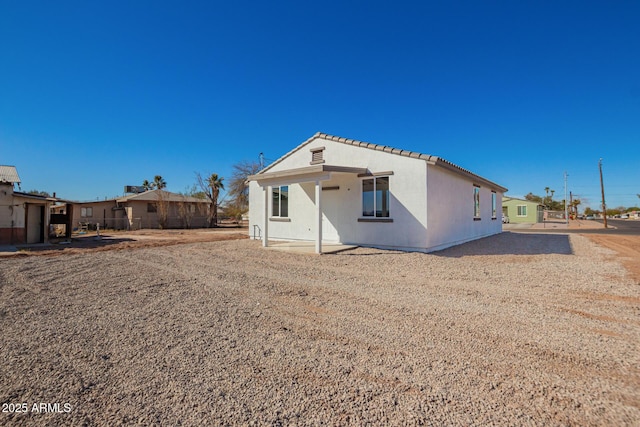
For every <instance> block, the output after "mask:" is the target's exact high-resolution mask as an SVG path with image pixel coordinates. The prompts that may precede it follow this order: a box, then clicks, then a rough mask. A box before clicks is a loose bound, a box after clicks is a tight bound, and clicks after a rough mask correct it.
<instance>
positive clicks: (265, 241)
mask: <svg viewBox="0 0 640 427" xmlns="http://www.w3.org/2000/svg"><path fill="white" fill-rule="evenodd" d="M262 191H263V192H264V212H263V213H264V219H263V222H262V246H263V247H265V248H266V247H267V246H269V186H266V185H265V186H264V187H262Z"/></svg>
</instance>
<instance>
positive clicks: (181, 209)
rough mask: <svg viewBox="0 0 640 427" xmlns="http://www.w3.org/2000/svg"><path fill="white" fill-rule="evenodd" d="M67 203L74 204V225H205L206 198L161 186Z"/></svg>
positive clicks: (122, 226)
mask: <svg viewBox="0 0 640 427" xmlns="http://www.w3.org/2000/svg"><path fill="white" fill-rule="evenodd" d="M68 204H71V205H72V207H73V209H72V212H73V220H72V221H73V226H74V228H83V227H87V228H91V229H94V228H95V227H96V225H97V224H100V227H101V228H112V229H119V230H131V229H140V228H159V227H160V225H161V222H164V224H163V228H199V227H206V226H207V212H208V207H209V202H208V201H207V200H204V199H198V198H195V197H190V196H183V195H181V194H176V193H171V192H169V191H164V190H150V191H145V192H144V193H139V194H130V195H127V196H123V197H119V198H114V199H108V200H99V201H95V202H69V203H68ZM57 209H61V208H60V207H57ZM163 217H164V218H166V219H164V220H163Z"/></svg>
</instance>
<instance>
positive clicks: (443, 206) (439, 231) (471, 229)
mask: <svg viewBox="0 0 640 427" xmlns="http://www.w3.org/2000/svg"><path fill="white" fill-rule="evenodd" d="M427 180H428V188H427V191H428V194H429V200H428V208H427V217H428V243H427V246H428V247H429V248H431V250H438V249H444V248H447V247H449V246H453V245H457V244H460V243H464V242H468V241H470V240H474V239H478V238H481V237H486V236H490V235H493V234H497V233H501V232H502V221H501V217H500V215H501V213H502V209H501V206H502V193H500V192H499V191H496V217H495V218H492V206H491V191H492V189H491V188H489V187H487V186H486V185H482V184H479V183H476V184H477V185H480V220H475V219H474V216H473V212H474V198H473V187H474V182H473V181H471V180H469V179H466V178H464V177H462V176H460V175H458V174H455V173H453V172H450V171H447V170H446V169H443V168H440V167H436V166H429V167H428V171H427Z"/></svg>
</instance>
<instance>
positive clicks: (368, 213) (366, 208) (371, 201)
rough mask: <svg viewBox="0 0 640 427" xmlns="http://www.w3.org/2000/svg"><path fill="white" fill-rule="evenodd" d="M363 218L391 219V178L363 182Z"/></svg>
mask: <svg viewBox="0 0 640 427" xmlns="http://www.w3.org/2000/svg"><path fill="white" fill-rule="evenodd" d="M362 216H363V217H373V218H389V177H388V176H380V177H375V178H366V179H363V180H362Z"/></svg>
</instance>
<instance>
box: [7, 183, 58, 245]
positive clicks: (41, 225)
mask: <svg viewBox="0 0 640 427" xmlns="http://www.w3.org/2000/svg"><path fill="white" fill-rule="evenodd" d="M48 206H49V202H48V201H46V200H39V199H37V198H33V197H25V196H22V195H20V194H14V191H13V186H12V185H0V244H25V243H39V242H41V241H42V242H46V241H47V240H48V237H49V236H48V235H49V229H48V226H49V217H50V214H49V209H48ZM42 207H43V208H44V212H42V211H41V208H42ZM29 209H30V212H31V213H30V214H28V210H29ZM27 221H28V222H29V223H27Z"/></svg>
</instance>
